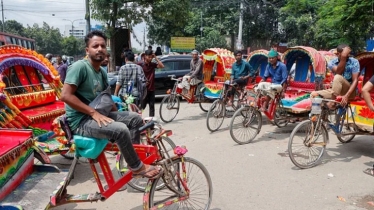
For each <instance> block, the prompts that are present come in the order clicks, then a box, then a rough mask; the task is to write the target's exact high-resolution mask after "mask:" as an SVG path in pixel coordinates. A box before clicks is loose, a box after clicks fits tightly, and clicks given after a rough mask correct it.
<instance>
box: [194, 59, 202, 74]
mask: <svg viewBox="0 0 374 210" xmlns="http://www.w3.org/2000/svg"><path fill="white" fill-rule="evenodd" d="M202 67H203V62H202V61H201V60H199V61H198V62H197V64H196V66H195V71H193V72H192V73H191V78H195V77H196V75H197V74H199V72H200V70H201V69H202Z"/></svg>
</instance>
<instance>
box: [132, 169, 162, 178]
mask: <svg viewBox="0 0 374 210" xmlns="http://www.w3.org/2000/svg"><path fill="white" fill-rule="evenodd" d="M157 169H158V174H156V175H154V176H150V175H147V173H149V172H151V171H154V170H157ZM163 172H164V171H163V168H161V167H157V166H151V167H149V169H148V170H144V171H141V172H139V173H134V172H133V173H132V178H135V179H139V178H148V179H157V178H158V177H160V176H161V175H162V174H163Z"/></svg>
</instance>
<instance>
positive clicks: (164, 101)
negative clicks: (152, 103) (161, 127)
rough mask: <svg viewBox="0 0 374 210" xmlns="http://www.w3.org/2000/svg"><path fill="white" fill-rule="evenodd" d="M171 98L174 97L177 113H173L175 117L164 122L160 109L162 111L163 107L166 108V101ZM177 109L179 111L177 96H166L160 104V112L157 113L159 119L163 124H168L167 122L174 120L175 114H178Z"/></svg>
mask: <svg viewBox="0 0 374 210" xmlns="http://www.w3.org/2000/svg"><path fill="white" fill-rule="evenodd" d="M171 97H174V100H175V101H174V100H173V101H174V102H175V103H176V104H177V106H178V108H177V112H176V113H175V115H174V116H173V117H172V118H171V119H168V120H165V118H164V116H163V115H162V109H163V106H167V103H168V100H169V98H171ZM165 109H167V107H165ZM179 109H180V99H179V97H178V96H177V95H168V96H165V97H164V98H163V99H162V101H161V104H160V111H159V113H160V118H161V120H162V121H163V122H165V123H169V122H171V121H173V120H174V118H175V117H176V116H177V114H178V112H179Z"/></svg>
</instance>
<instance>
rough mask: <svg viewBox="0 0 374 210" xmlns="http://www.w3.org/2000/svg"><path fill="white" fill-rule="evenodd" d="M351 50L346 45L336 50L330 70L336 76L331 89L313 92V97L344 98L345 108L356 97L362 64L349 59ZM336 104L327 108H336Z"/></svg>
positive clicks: (342, 102) (330, 103)
mask: <svg viewBox="0 0 374 210" xmlns="http://www.w3.org/2000/svg"><path fill="white" fill-rule="evenodd" d="M350 53H351V48H350V47H349V46H348V45H346V44H340V45H339V46H338V47H337V49H336V55H337V56H338V57H337V58H335V59H332V60H331V61H330V62H329V64H328V68H329V69H330V70H331V71H332V72H333V73H334V74H335V76H334V80H333V82H332V87H331V89H327V90H320V91H313V92H312V93H311V97H316V96H320V97H321V98H325V99H333V100H334V99H336V97H337V96H342V100H341V105H342V106H345V105H346V104H347V103H348V100H352V99H354V98H355V96H356V87H357V84H358V76H359V74H360V63H359V62H358V60H357V59H355V58H352V57H349V54H350ZM335 105H336V103H333V102H329V103H327V106H328V107H329V108H330V109H334V108H335Z"/></svg>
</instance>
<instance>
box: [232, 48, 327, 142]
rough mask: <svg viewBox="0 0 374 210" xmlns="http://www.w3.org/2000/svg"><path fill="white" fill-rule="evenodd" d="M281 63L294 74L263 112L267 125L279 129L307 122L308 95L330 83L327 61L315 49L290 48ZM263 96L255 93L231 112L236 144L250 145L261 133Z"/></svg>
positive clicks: (233, 137)
mask: <svg viewBox="0 0 374 210" xmlns="http://www.w3.org/2000/svg"><path fill="white" fill-rule="evenodd" d="M282 60H283V61H284V63H285V64H286V67H287V70H288V72H290V71H291V70H292V69H293V68H294V70H295V71H294V72H295V73H294V74H292V71H291V73H290V74H289V78H288V84H287V88H286V90H282V91H281V92H278V93H276V94H275V97H274V98H273V99H272V100H271V101H270V103H269V108H268V109H267V110H265V111H264V115H265V116H266V117H267V118H268V119H269V120H270V122H272V123H273V124H275V125H277V126H278V127H284V126H286V125H287V124H288V123H289V122H296V121H301V120H302V119H306V118H307V117H308V114H309V111H310V108H311V102H310V100H309V96H310V93H311V92H312V91H314V90H318V89H321V88H323V85H324V84H326V85H328V84H329V83H330V81H329V80H325V78H326V69H327V59H326V58H325V56H324V55H323V53H320V52H318V51H317V50H316V49H314V48H311V47H305V46H298V47H292V48H289V49H287V50H286V51H285V52H284V54H283V56H282ZM260 74H261V73H260ZM266 94H267V93H265V92H262V91H257V92H256V97H255V99H254V101H253V102H251V103H250V104H249V105H247V106H244V107H242V108H240V109H238V110H237V111H236V112H235V113H234V116H233V117H232V119H231V122H230V135H231V137H232V139H233V140H234V141H235V142H237V143H238V144H247V143H250V142H251V141H252V140H253V139H254V138H255V137H256V136H257V134H258V133H259V132H260V131H261V127H262V115H261V113H260V108H261V106H262V104H263V101H264V100H265V98H264V95H266Z"/></svg>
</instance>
